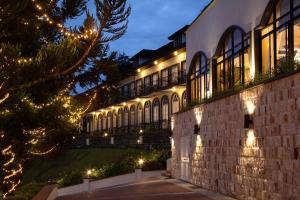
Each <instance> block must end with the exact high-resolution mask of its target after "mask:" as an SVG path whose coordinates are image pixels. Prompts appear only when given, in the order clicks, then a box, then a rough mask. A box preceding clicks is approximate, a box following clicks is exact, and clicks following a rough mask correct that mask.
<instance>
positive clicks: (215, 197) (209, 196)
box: [56, 178, 232, 200]
mask: <svg viewBox="0 0 300 200" xmlns="http://www.w3.org/2000/svg"><path fill="white" fill-rule="evenodd" d="M160 199H162V200H182V199H184V200H232V198H228V197H225V196H222V195H220V194H217V193H212V192H209V191H205V190H201V189H199V188H195V187H194V186H192V185H190V184H187V183H183V182H180V181H177V180H173V179H162V178H156V179H148V180H145V181H141V182H135V183H132V184H128V185H121V186H117V187H113V188H106V189H99V190H95V191H93V192H90V193H82V194H78V195H72V196H64V197H59V198H57V199H56V200H160Z"/></svg>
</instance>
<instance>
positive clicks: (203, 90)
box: [190, 53, 209, 101]
mask: <svg viewBox="0 0 300 200" xmlns="http://www.w3.org/2000/svg"><path fill="white" fill-rule="evenodd" d="M190 83H191V98H192V101H199V100H200V101H201V100H203V99H205V98H206V97H207V92H208V91H209V61H208V59H207V58H206V56H205V55H204V54H202V53H201V54H199V55H197V56H196V57H195V58H194V61H193V64H192V70H191V74H190Z"/></svg>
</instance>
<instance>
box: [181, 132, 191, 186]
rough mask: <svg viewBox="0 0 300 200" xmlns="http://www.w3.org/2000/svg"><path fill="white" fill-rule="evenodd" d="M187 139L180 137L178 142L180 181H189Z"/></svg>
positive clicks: (188, 141)
mask: <svg viewBox="0 0 300 200" xmlns="http://www.w3.org/2000/svg"><path fill="white" fill-rule="evenodd" d="M189 143H190V140H189V137H182V138H181V141H180V147H181V148H180V151H181V152H180V153H181V179H182V180H184V181H189V163H190V158H189V146H190V144H189Z"/></svg>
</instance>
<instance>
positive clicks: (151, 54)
mask: <svg viewBox="0 0 300 200" xmlns="http://www.w3.org/2000/svg"><path fill="white" fill-rule="evenodd" d="M187 28H188V26H185V27H183V28H182V29H180V30H178V31H177V32H175V33H174V34H172V35H171V36H170V37H169V40H170V42H169V43H168V44H166V45H164V46H162V47H160V48H158V49H156V50H148V49H144V50H142V51H140V52H139V53H137V54H136V55H134V56H133V57H132V58H131V59H130V61H131V65H130V68H131V69H133V70H131V71H132V72H131V74H130V75H129V76H127V77H125V78H124V79H122V80H121V81H120V82H119V85H118V91H119V92H118V93H119V94H118V95H117V97H116V98H114V99H112V100H111V103H110V105H109V106H104V107H101V108H100V109H98V110H94V111H93V112H90V113H88V114H87V115H86V116H85V119H84V120H83V122H84V123H82V124H83V127H84V128H85V131H86V132H88V133H89V134H90V135H91V136H99V137H98V138H96V139H98V142H99V141H100V140H102V142H105V140H107V141H106V144H122V145H134V144H136V145H142V144H144V145H147V144H148V145H159V146H170V142H169V141H170V139H169V137H170V135H171V129H170V128H171V127H170V125H171V115H173V114H175V113H177V112H179V111H181V110H182V109H183V107H185V106H186V99H187V95H186V77H187V72H186V47H185V45H186V37H185V31H186V30H187ZM91 138H92V137H91Z"/></svg>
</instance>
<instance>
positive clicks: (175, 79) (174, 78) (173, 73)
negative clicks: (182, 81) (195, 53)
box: [171, 65, 178, 83]
mask: <svg viewBox="0 0 300 200" xmlns="http://www.w3.org/2000/svg"><path fill="white" fill-rule="evenodd" d="M171 81H172V83H177V82H178V65H175V66H173V67H172V68H171Z"/></svg>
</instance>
